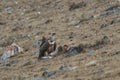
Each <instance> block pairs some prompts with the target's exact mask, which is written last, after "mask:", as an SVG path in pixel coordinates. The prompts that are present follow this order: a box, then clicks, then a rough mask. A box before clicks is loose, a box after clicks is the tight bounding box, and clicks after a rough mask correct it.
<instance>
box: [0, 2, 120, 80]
mask: <svg viewBox="0 0 120 80" xmlns="http://www.w3.org/2000/svg"><path fill="white" fill-rule="evenodd" d="M77 4H78V5H79V6H75V5H77ZM116 5H117V6H120V1H119V0H0V52H1V53H2V52H3V51H4V50H5V48H6V46H8V45H10V44H11V43H12V42H16V43H17V44H18V45H19V46H21V47H22V48H23V49H24V52H23V53H21V54H18V55H16V56H14V57H11V58H10V59H14V60H17V61H18V62H16V63H14V64H12V65H11V66H6V64H0V80H32V79H33V77H35V76H37V77H42V73H43V69H44V68H46V69H48V70H58V69H59V67H60V66H61V65H72V66H77V68H76V69H74V70H65V71H60V72H58V73H56V74H55V75H52V76H51V77H49V78H48V80H120V21H118V22H115V20H117V19H120V11H118V12H117V11H115V12H114V13H110V14H105V15H102V12H104V11H105V10H107V9H109V8H110V7H112V6H116ZM115 8H116V7H115ZM118 9H120V7H118ZM51 32H54V33H56V35H55V40H56V42H57V44H58V45H64V44H75V45H78V44H83V45H94V44H96V43H97V41H99V40H101V39H102V38H103V37H104V36H107V38H108V40H109V41H106V42H105V44H100V45H95V46H93V47H89V48H85V51H84V52H81V53H80V54H77V55H75V56H72V57H68V58H66V57H64V54H62V55H59V56H56V57H54V58H52V59H45V60H41V61H38V60H37V57H38V56H37V55H36V54H35V52H36V51H37V50H38V47H37V48H33V47H32V45H33V43H34V42H35V41H36V40H39V39H41V37H42V36H47V37H48V35H49V33H51ZM71 33H72V36H73V38H70V35H71ZM91 61H95V64H94V65H90V66H88V65H86V64H88V63H90V62H91ZM26 62H30V63H29V64H28V65H26V66H24V64H25V63H26Z"/></svg>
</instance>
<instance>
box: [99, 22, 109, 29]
mask: <svg viewBox="0 0 120 80" xmlns="http://www.w3.org/2000/svg"><path fill="white" fill-rule="evenodd" d="M107 26H109V24H106V23H103V24H102V25H101V27H100V28H101V29H102V28H105V27H107Z"/></svg>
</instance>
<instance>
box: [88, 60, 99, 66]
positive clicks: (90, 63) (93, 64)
mask: <svg viewBox="0 0 120 80" xmlns="http://www.w3.org/2000/svg"><path fill="white" fill-rule="evenodd" d="M96 63H97V61H96V60H93V61H90V62H89V63H87V64H86V66H96Z"/></svg>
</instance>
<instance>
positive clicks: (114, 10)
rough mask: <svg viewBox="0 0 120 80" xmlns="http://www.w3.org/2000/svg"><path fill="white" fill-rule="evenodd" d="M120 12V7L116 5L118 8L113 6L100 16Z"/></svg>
mask: <svg viewBox="0 0 120 80" xmlns="http://www.w3.org/2000/svg"><path fill="white" fill-rule="evenodd" d="M119 12H120V6H118V5H116V6H112V7H110V8H108V9H106V10H105V11H103V12H102V14H101V15H100V16H107V15H110V14H117V13H119Z"/></svg>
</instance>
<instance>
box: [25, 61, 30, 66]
mask: <svg viewBox="0 0 120 80" xmlns="http://www.w3.org/2000/svg"><path fill="white" fill-rule="evenodd" d="M28 65H31V61H27V62H25V63H23V66H28Z"/></svg>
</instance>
